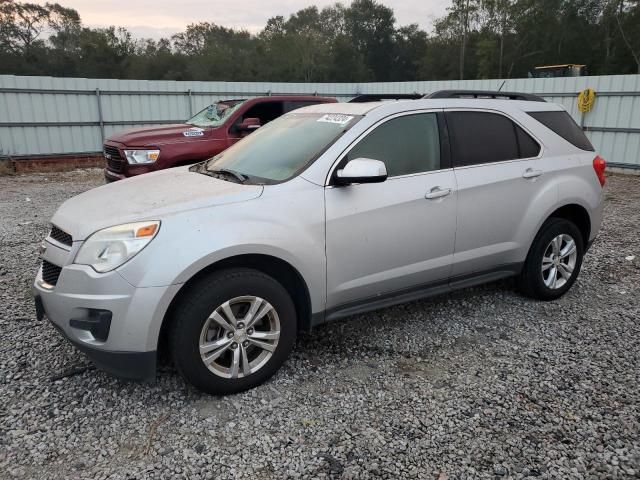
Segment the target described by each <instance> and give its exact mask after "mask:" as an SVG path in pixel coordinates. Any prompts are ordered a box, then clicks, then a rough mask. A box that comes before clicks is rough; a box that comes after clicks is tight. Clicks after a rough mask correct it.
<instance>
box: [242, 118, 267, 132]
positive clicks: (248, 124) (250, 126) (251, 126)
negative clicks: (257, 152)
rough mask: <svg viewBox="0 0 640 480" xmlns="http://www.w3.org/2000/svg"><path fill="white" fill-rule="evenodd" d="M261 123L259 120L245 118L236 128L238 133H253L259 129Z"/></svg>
mask: <svg viewBox="0 0 640 480" xmlns="http://www.w3.org/2000/svg"><path fill="white" fill-rule="evenodd" d="M260 126H261V123H260V119H259V118H252V117H251V118H245V119H244V120H242V122H241V123H240V124H239V125H238V126H237V127H236V128H237V130H238V131H239V132H253V131H254V130H257V129H258V128H260Z"/></svg>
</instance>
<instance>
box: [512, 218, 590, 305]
mask: <svg viewBox="0 0 640 480" xmlns="http://www.w3.org/2000/svg"><path fill="white" fill-rule="evenodd" d="M583 256H584V243H583V239H582V234H581V233H580V230H579V229H578V227H577V226H576V225H575V224H574V223H572V222H570V221H569V220H565V219H563V218H553V217H552V218H550V219H548V220H547V221H546V222H545V223H544V224H543V225H542V227H541V228H540V231H539V232H538V234H537V235H536V238H535V239H534V241H533V244H532V245H531V248H530V250H529V254H528V256H527V260H526V261H525V264H524V267H523V268H522V272H521V274H520V276H519V278H518V287H519V290H520V291H521V292H522V293H523V294H524V295H526V296H528V297H531V298H536V299H538V300H555V299H556V298H560V297H561V296H562V295H564V294H565V293H566V292H567V291H568V290H569V289H570V288H571V286H572V285H573V283H574V282H575V281H576V278H577V277H578V274H579V273H580V268H581V266H582V258H583Z"/></svg>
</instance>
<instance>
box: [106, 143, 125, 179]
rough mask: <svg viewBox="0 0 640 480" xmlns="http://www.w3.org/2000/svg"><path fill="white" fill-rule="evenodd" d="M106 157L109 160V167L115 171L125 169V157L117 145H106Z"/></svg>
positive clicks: (118, 171) (119, 171)
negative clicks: (121, 154)
mask: <svg viewBox="0 0 640 480" xmlns="http://www.w3.org/2000/svg"><path fill="white" fill-rule="evenodd" d="M104 158H105V159H106V160H107V169H109V170H111V171H112V172H115V173H121V172H122V171H123V170H124V159H123V158H122V157H121V156H120V152H119V151H118V149H117V148H116V147H111V146H109V145H105V146H104Z"/></svg>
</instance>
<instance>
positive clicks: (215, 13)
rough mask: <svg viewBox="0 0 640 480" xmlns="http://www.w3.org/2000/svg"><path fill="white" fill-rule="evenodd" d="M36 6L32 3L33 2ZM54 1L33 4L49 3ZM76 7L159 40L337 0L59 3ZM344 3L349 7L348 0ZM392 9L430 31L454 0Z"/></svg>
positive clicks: (259, 22)
mask: <svg viewBox="0 0 640 480" xmlns="http://www.w3.org/2000/svg"><path fill="white" fill-rule="evenodd" d="M31 1H32V2H33V1H34V0H31ZM51 1H52V0H35V3H40V4H45V3H47V2H51ZM55 1H57V3H60V4H61V5H63V6H65V7H70V8H74V9H76V10H77V11H78V13H79V14H80V18H81V19H82V22H83V24H85V25H88V26H91V27H103V26H110V25H114V26H117V27H126V28H127V29H128V30H129V31H131V32H132V33H133V34H134V35H135V36H136V37H148V38H155V39H157V38H160V37H163V36H165V37H166V36H169V35H172V34H174V33H176V32H179V31H182V30H184V28H185V27H186V26H187V25H189V24H190V23H197V22H212V23H216V24H218V25H222V26H225V27H233V28H243V29H246V30H249V31H250V32H253V33H256V32H258V31H260V30H261V29H262V27H264V25H265V23H266V22H267V19H268V18H270V17H273V16H275V15H283V16H285V17H288V16H289V15H290V14H292V13H295V12H297V11H298V10H301V9H303V8H305V7H308V6H311V5H317V6H318V8H322V7H325V6H328V5H332V4H334V3H336V0H238V1H233V2H232V1H229V0H177V1H176V0H55ZM342 3H344V4H348V3H350V1H349V0H343V1H342ZM381 3H384V4H385V5H387V6H388V7H391V8H393V10H394V12H395V15H396V20H397V22H398V24H399V25H407V24H409V23H417V24H418V25H420V26H421V27H422V28H423V29H425V30H427V31H430V30H431V25H432V23H433V20H434V19H435V18H437V17H440V16H442V15H443V14H444V13H445V10H446V7H447V6H448V5H450V3H451V0H382V2H381Z"/></svg>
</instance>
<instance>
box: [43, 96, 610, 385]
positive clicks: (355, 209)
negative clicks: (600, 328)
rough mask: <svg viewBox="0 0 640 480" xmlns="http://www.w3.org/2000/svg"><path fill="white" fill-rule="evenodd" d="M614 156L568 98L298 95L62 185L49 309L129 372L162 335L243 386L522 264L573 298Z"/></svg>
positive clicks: (205, 373) (202, 374)
mask: <svg viewBox="0 0 640 480" xmlns="http://www.w3.org/2000/svg"><path fill="white" fill-rule="evenodd" d="M478 97H482V98H478ZM604 169H605V162H604V161H603V160H602V159H601V158H600V157H599V156H597V155H596V154H595V153H594V152H593V147H592V146H591V144H590V143H589V141H588V140H587V138H586V137H585V136H584V134H583V132H582V130H581V129H580V128H579V127H578V126H577V125H576V124H575V122H574V121H573V120H572V119H571V117H570V116H569V115H568V114H567V112H566V111H565V110H563V108H562V107H560V106H558V105H554V104H551V103H546V102H545V101H544V100H541V99H539V98H537V97H532V96H528V95H523V94H507V93H500V94H496V93H491V92H482V93H478V92H460V91H458V92H454V91H446V92H438V93H436V94H432V95H431V97H430V98H424V99H419V100H401V101H385V102H367V103H342V104H320V105H315V106H311V107H306V108H302V109H300V110H296V111H294V112H292V113H289V114H286V115H284V116H283V117H280V118H278V119H277V120H275V121H273V122H271V123H269V124H268V125H266V126H264V127H262V128H260V129H259V130H257V131H256V132H255V133H253V134H251V135H250V136H249V137H247V138H245V139H243V140H242V141H240V142H238V143H237V144H235V145H234V146H232V147H231V148H229V149H228V150H226V151H225V152H223V153H221V154H220V155H218V156H216V157H214V158H212V159H210V160H208V161H206V162H203V163H200V164H198V165H195V166H191V167H178V168H174V169H170V170H166V171H160V172H156V173H151V174H148V175H143V176H140V177H137V178H133V179H130V180H126V181H122V182H117V183H115V184H111V185H105V186H102V187H99V188H96V189H94V190H91V191H88V192H86V193H83V194H81V195H78V196H77V197H74V198H72V199H70V200H68V201H67V202H65V203H64V204H63V205H62V206H61V207H60V208H59V210H58V211H57V213H56V214H55V215H54V217H53V219H52V223H53V228H52V230H51V233H50V235H49V236H48V237H47V238H46V240H45V241H44V244H43V253H42V268H41V269H40V271H39V272H38V274H37V278H36V280H35V285H34V293H35V297H36V308H37V312H38V316H39V318H42V317H43V315H44V314H45V313H46V315H47V317H48V318H49V319H50V320H51V322H52V323H53V325H54V326H55V327H56V328H57V329H58V330H59V331H60V333H62V334H63V335H64V336H65V337H67V338H68V339H69V340H70V341H71V342H72V343H73V344H74V345H75V346H76V347H78V348H79V349H80V350H82V351H84V352H86V353H87V354H88V355H89V357H90V358H91V359H92V360H93V361H94V362H95V364H96V365H98V366H99V367H101V368H103V369H104V370H106V371H108V372H111V373H112V374H115V375H117V376H120V377H126V378H132V379H149V378H154V377H155V369H156V357H157V353H158V351H159V350H162V349H165V348H166V349H167V350H168V351H169V352H170V353H171V357H172V358H173V362H174V363H175V366H176V367H177V369H178V371H179V372H180V373H181V374H182V375H183V376H184V378H185V379H186V380H188V381H189V382H190V383H192V384H193V385H195V386H196V387H198V388H199V389H202V390H204V391H206V392H210V393H214V394H228V393H233V392H238V391H241V390H245V389H247V388H251V387H254V386H256V385H259V384H260V383H262V382H264V381H265V380H267V379H268V378H269V377H271V376H272V375H273V374H274V373H275V372H276V370H278V368H279V367H280V366H281V365H282V364H283V362H284V361H285V360H286V358H287V356H288V355H289V352H290V351H291V349H292V347H293V345H294V342H295V339H296V335H297V333H298V332H301V331H309V330H311V329H312V327H314V326H317V325H319V324H321V323H324V322H329V321H333V320H336V319H339V318H343V317H347V316H350V315H354V314H356V313H361V312H365V311H368V310H373V309H377V308H381V307H387V306H390V305H393V304H397V303H401V302H407V301H412V300H416V299H418V298H424V297H428V296H432V295H435V294H440V293H445V292H449V291H451V290H455V289H459V288H463V287H468V286H472V285H477V284H480V283H484V282H489V281H494V280H497V279H501V278H505V277H512V276H513V277H516V279H517V284H518V286H519V288H520V290H521V291H522V292H523V293H524V294H526V295H528V296H530V297H533V298H537V299H541V300H552V299H555V298H558V297H560V296H561V295H563V294H564V293H565V292H567V290H569V288H571V285H572V284H573V283H574V282H575V280H576V277H577V276H578V272H579V271H580V266H581V264H582V259H583V256H584V254H585V252H586V250H587V249H588V248H589V246H590V244H591V242H592V241H593V240H594V238H595V237H596V234H597V233H598V229H599V228H600V223H601V219H602V202H603V185H604V182H605V178H604Z"/></svg>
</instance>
